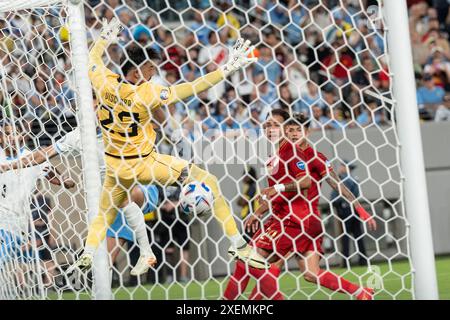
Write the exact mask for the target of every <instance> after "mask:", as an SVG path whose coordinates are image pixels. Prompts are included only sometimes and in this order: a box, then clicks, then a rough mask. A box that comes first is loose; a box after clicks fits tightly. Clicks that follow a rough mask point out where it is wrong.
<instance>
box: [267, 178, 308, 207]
mask: <svg viewBox="0 0 450 320" xmlns="http://www.w3.org/2000/svg"><path fill="white" fill-rule="evenodd" d="M309 187H311V178H310V177H309V176H307V175H302V176H300V177H297V179H296V180H294V181H292V182H289V183H279V184H276V185H274V186H272V187H268V188H265V189H263V190H261V194H260V195H259V197H258V201H260V202H266V201H267V200H270V199H272V198H273V197H274V196H275V195H277V194H279V193H281V192H296V193H300V192H301V191H303V190H307V189H309Z"/></svg>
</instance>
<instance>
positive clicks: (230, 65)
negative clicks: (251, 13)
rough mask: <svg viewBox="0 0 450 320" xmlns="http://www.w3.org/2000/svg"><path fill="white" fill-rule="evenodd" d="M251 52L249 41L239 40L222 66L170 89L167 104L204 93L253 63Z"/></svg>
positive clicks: (252, 47)
mask: <svg viewBox="0 0 450 320" xmlns="http://www.w3.org/2000/svg"><path fill="white" fill-rule="evenodd" d="M253 50H254V46H251V47H250V41H249V40H247V41H244V39H242V38H239V39H238V40H237V41H236V44H235V45H234V47H233V49H232V52H231V54H230V58H229V59H228V62H227V63H226V64H225V65H224V66H222V67H221V68H219V69H218V70H216V71H213V72H210V73H208V74H207V75H205V76H203V77H200V78H198V79H196V80H194V81H192V82H186V83H182V84H178V85H175V86H173V87H171V90H172V92H173V95H172V98H171V99H169V101H168V102H167V104H171V103H174V102H178V101H181V100H184V99H186V98H189V97H191V96H193V95H196V94H198V93H200V92H202V91H205V90H207V89H209V88H211V87H213V86H214V85H216V84H217V83H219V82H220V81H222V80H224V79H225V78H226V77H228V76H229V75H231V74H233V73H234V72H236V71H238V70H240V69H242V68H245V67H247V66H248V65H250V64H251V63H253V62H255V61H256V60H257V58H254V57H250V55H251V53H252V52H253Z"/></svg>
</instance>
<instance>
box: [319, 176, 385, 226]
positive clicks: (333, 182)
mask: <svg viewBox="0 0 450 320" xmlns="http://www.w3.org/2000/svg"><path fill="white" fill-rule="evenodd" d="M326 181H327V183H328V184H329V185H330V187H331V188H332V189H333V190H335V191H336V192H337V193H338V194H339V195H341V196H342V197H344V198H345V199H346V200H347V201H348V202H350V203H352V204H353V206H354V207H355V210H356V212H357V213H358V215H359V217H360V218H361V219H362V220H363V221H367V222H368V224H369V229H371V230H376V228H377V223H376V221H375V219H373V217H372V216H371V215H370V213H368V212H367V211H366V210H365V209H364V208H363V206H362V205H361V203H360V202H359V201H358V199H356V197H355V196H354V195H353V193H352V192H351V191H350V190H349V189H348V188H347V187H346V186H345V185H344V183H343V182H342V181H341V179H339V176H338V175H337V174H336V173H335V172H334V171H332V170H331V171H330V172H329V177H328V178H327V179H326Z"/></svg>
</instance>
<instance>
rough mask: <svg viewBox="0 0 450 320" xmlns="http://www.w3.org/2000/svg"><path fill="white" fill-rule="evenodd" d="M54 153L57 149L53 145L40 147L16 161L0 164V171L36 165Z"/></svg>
mask: <svg viewBox="0 0 450 320" xmlns="http://www.w3.org/2000/svg"><path fill="white" fill-rule="evenodd" d="M56 155H57V151H56V150H55V148H54V146H53V145H51V146H48V147H45V148H40V149H37V150H36V151H34V152H32V153H30V154H28V155H26V156H25V157H22V158H20V159H19V160H17V161H14V162H12V163H8V164H2V165H0V172H5V171H8V170H17V169H21V168H28V167H33V166H37V165H40V164H42V163H44V162H46V161H47V160H49V159H51V158H53V157H54V156H56Z"/></svg>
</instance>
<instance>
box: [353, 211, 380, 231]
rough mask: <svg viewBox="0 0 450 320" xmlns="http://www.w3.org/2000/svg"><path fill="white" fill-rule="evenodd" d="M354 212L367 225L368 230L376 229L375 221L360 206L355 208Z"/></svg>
mask: <svg viewBox="0 0 450 320" xmlns="http://www.w3.org/2000/svg"><path fill="white" fill-rule="evenodd" d="M355 210H356V212H357V213H358V215H359V217H360V218H361V219H362V220H363V221H365V222H367V223H368V224H369V229H370V230H376V229H377V223H376V221H375V219H374V218H373V217H372V216H371V215H370V214H369V213H368V212H367V211H366V210H365V209H364V208H363V207H362V206H361V205H359V206H357V207H355Z"/></svg>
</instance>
